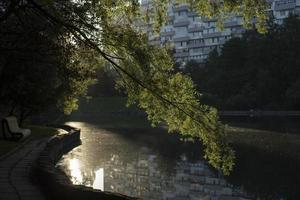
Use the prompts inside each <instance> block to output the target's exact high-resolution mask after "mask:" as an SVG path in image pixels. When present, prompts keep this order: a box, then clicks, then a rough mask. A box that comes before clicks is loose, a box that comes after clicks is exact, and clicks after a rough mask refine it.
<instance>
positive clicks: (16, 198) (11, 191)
mask: <svg viewBox="0 0 300 200" xmlns="http://www.w3.org/2000/svg"><path fill="white" fill-rule="evenodd" d="M46 141H47V139H41V140H34V141H29V142H27V143H25V144H24V145H22V146H21V147H19V148H18V149H17V150H16V151H15V152H13V153H11V154H10V155H8V156H6V157H5V158H2V159H1V160H0V200H44V199H45V197H44V196H43V194H42V193H41V191H40V189H39V188H38V187H37V186H36V185H34V184H33V183H32V181H31V179H30V170H31V167H32V165H33V163H34V161H35V160H36V159H37V157H38V155H39V153H40V152H41V151H42V150H43V149H44V147H45V145H46Z"/></svg>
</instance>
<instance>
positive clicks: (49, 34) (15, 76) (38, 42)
mask: <svg viewBox="0 0 300 200" xmlns="http://www.w3.org/2000/svg"><path fill="white" fill-rule="evenodd" d="M47 26H48V24H47V23H44V22H43V21H42V20H40V19H39V18H37V16H34V15H27V14H25V13H23V12H18V13H17V14H16V15H15V16H11V17H10V18H9V19H7V20H6V21H4V22H3V23H1V24H0V38H1V43H0V52H1V54H0V55H1V56H0V60H1V63H0V69H1V71H0V72H1V73H0V103H1V104H4V105H6V107H7V108H10V114H16V115H20V122H21V123H22V121H23V120H24V119H25V118H26V117H28V116H30V115H33V114H36V113H39V112H41V111H45V110H46V109H47V108H49V107H51V106H53V105H58V106H59V107H60V108H62V109H64V111H65V113H69V112H71V111H72V110H74V109H76V107H77V104H76V102H77V98H78V97H79V96H81V95H84V94H85V90H86V88H87V87H88V86H89V85H90V84H92V83H93V79H94V78H93V77H94V67H91V66H90V65H88V66H84V61H85V60H86V59H87V58H86V57H85V58H82V55H83V54H80V55H78V53H79V52H78V51H76V49H75V48H74V47H73V45H71V44H70V43H69V42H68V41H67V40H66V39H62V36H63V35H58V34H57V33H56V30H59V29H60V26H53V27H51V28H49V27H47ZM65 37H66V35H65ZM89 64H90V63H89Z"/></svg>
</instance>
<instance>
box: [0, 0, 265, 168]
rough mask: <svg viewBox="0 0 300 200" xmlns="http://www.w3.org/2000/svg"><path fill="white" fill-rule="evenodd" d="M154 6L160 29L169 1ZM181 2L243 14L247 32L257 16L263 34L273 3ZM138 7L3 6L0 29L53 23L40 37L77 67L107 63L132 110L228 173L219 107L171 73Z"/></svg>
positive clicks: (52, 0) (220, 14)
mask: <svg viewBox="0 0 300 200" xmlns="http://www.w3.org/2000/svg"><path fill="white" fill-rule="evenodd" d="M153 2H154V5H153V10H154V13H155V14H154V18H155V21H156V24H157V26H161V25H162V24H163V23H164V21H165V19H166V17H167V13H166V8H167V5H168V4H169V3H170V0H162V1H159V0H154V1H153ZM177 2H178V3H182V2H188V3H189V4H190V9H192V10H195V11H196V12H199V13H200V14H202V15H206V16H207V17H215V18H217V19H218V20H219V22H221V21H222V20H224V19H226V18H227V17H228V16H231V15H233V14H239V15H242V16H243V18H244V23H245V25H246V26H249V25H251V24H252V22H253V17H256V21H257V23H256V25H257V28H258V29H259V30H260V31H261V32H264V31H265V29H264V27H265V26H264V24H265V20H266V14H265V8H266V6H267V4H266V2H265V1H263V0H255V1H253V0H243V1H236V0H224V1H208V0H207V1H197V0H187V1H181V0H180V1H177ZM139 6H140V5H139V1H138V0H114V1H112V0H81V1H73V0H63V1H61V0H26V1H23V0H3V1H1V3H0V8H1V9H0V23H1V24H3V23H6V22H7V21H8V20H10V19H12V18H14V20H15V21H16V22H18V23H19V24H23V23H26V21H24V19H23V18H22V17H20V16H22V15H24V16H33V17H35V18H38V19H40V20H41V21H43V23H44V24H45V25H47V26H46V27H44V29H41V30H39V31H38V34H39V35H41V36H45V37H47V38H51V37H52V35H53V34H52V33H54V34H55V35H56V37H55V38H56V39H57V40H58V41H61V42H66V43H68V45H70V48H72V49H73V50H74V54H72V55H77V58H80V59H74V58H73V57H72V56H67V58H68V60H69V61H70V62H71V63H73V64H74V62H80V63H81V65H79V66H95V65H100V64H101V63H105V62H106V63H109V64H110V65H111V67H112V69H114V70H115V71H116V73H117V74H118V75H119V80H118V81H117V86H118V88H119V89H122V90H124V91H125V93H126V94H127V95H128V104H138V105H139V107H141V108H143V109H145V111H146V112H147V114H148V118H149V119H150V120H151V121H152V123H153V125H157V124H159V123H162V122H164V123H166V124H167V125H168V127H169V131H179V132H180V133H181V134H182V135H185V136H188V137H192V138H196V139H200V140H201V141H202V143H203V144H204V146H205V155H206V157H207V159H208V161H209V163H210V164H212V166H214V167H216V168H217V169H220V170H222V171H223V172H224V173H225V174H228V173H229V172H230V170H232V167H233V164H234V152H233V150H232V149H231V148H230V147H229V145H228V144H227V142H226V134H225V132H224V130H223V128H222V126H221V125H220V123H219V121H218V117H217V111H216V109H214V108H212V107H208V106H206V105H203V104H202V103H201V102H199V100H198V96H199V93H198V92H197V91H196V89H195V86H194V84H193V82H192V80H191V78H189V77H188V76H186V75H183V74H181V73H179V72H175V71H174V70H173V62H172V59H171V58H170V55H169V53H168V52H169V50H168V48H167V47H155V46H151V45H149V44H148V38H147V35H146V34H145V33H144V32H141V31H140V29H137V25H138V23H137V22H138V21H140V20H143V19H145V16H142V15H141V13H140V7H139ZM18 26H19V25H18ZM50 29H51V31H49V30H50ZM53 31H54V32H53ZM49 33H51V34H49ZM82 49H85V50H86V51H82ZM76 60H77V61H76ZM0 70H1V71H3V67H1V68H0ZM1 71H0V73H2V72H1ZM73 72H74V73H76V72H75V71H73ZM67 81H69V80H67ZM71 83H72V84H74V86H73V87H80V85H78V84H76V83H74V82H72V81H71ZM73 93H75V94H76V91H73ZM65 102H66V103H68V102H69V103H71V104H73V103H74V101H65ZM72 102H73V103H72Z"/></svg>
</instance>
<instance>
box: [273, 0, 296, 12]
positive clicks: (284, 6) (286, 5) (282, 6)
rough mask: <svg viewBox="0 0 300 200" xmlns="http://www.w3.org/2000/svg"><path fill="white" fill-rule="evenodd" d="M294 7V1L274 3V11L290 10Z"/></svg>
mask: <svg viewBox="0 0 300 200" xmlns="http://www.w3.org/2000/svg"><path fill="white" fill-rule="evenodd" d="M295 7H296V0H289V1H277V2H275V7H274V9H275V11H280V10H290V9H294V8H295Z"/></svg>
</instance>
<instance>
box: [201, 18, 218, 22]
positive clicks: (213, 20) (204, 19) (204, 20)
mask: <svg viewBox="0 0 300 200" xmlns="http://www.w3.org/2000/svg"><path fill="white" fill-rule="evenodd" d="M202 21H203V22H215V21H217V20H216V19H214V18H208V17H203V18H202Z"/></svg>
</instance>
